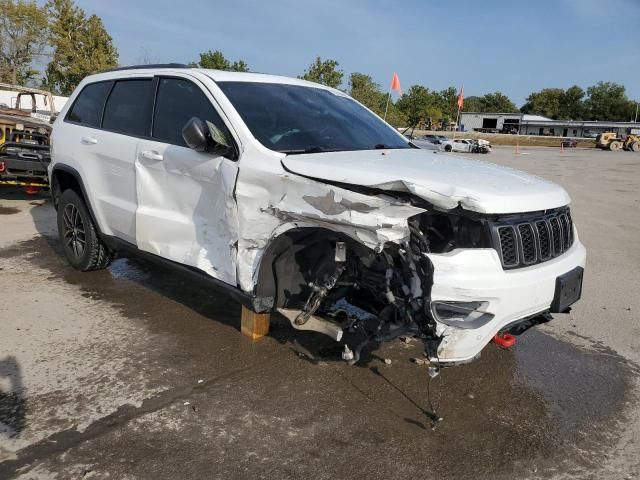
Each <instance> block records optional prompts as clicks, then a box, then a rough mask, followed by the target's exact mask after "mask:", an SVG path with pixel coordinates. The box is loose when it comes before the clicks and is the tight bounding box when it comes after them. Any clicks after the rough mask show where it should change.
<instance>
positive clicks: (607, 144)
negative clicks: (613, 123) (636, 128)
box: [596, 132, 640, 152]
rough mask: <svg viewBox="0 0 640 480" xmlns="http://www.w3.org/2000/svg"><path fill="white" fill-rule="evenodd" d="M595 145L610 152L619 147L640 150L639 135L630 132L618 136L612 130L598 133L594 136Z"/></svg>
mask: <svg viewBox="0 0 640 480" xmlns="http://www.w3.org/2000/svg"><path fill="white" fill-rule="evenodd" d="M596 147H598V148H601V149H602V150H611V151H612V152H616V151H618V150H620V149H624V150H627V151H631V152H640V136H638V135H631V134H629V135H622V136H620V135H618V134H617V133H614V132H605V133H599V134H598V136H597V137H596Z"/></svg>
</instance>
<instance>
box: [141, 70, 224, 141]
mask: <svg viewBox="0 0 640 480" xmlns="http://www.w3.org/2000/svg"><path fill="white" fill-rule="evenodd" d="M191 117H198V118H199V119H200V120H204V121H208V122H211V123H213V124H214V125H215V126H216V127H218V128H219V129H220V130H221V132H223V134H224V135H225V136H226V137H227V139H229V135H228V133H227V129H226V128H225V125H224V123H223V122H222V120H221V119H220V117H219V116H218V113H217V112H216V110H215V109H214V108H213V105H211V102H210V101H209V99H208V98H207V96H206V95H205V94H204V92H203V91H202V90H200V88H199V87H198V86H197V85H195V84H194V83H192V82H190V81H188V80H182V79H177V78H161V79H160V84H159V85H158V96H157V97H156V108H155V114H154V118H153V137H154V138H155V139H157V140H158V141H160V142H164V143H170V144H172V145H179V146H183V147H186V146H187V145H186V144H185V143H184V139H183V138H182V127H184V126H185V124H186V123H187V121H188V120H190V119H191Z"/></svg>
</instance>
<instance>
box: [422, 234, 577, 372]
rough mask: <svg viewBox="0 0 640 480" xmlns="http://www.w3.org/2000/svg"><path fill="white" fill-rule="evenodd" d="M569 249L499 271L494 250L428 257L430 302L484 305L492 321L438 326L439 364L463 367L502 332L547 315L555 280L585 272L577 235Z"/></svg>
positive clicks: (456, 251)
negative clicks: (573, 272)
mask: <svg viewBox="0 0 640 480" xmlns="http://www.w3.org/2000/svg"><path fill="white" fill-rule="evenodd" d="M574 235H575V241H574V243H573V245H572V246H571V248H570V249H569V250H567V251H566V252H565V253H563V254H562V255H561V256H559V257H556V258H554V259H552V260H549V261H547V262H544V263H540V264H537V265H533V266H530V267H526V268H518V269H514V270H507V271H505V270H504V269H503V268H502V264H501V263H500V258H499V257H498V253H497V252H496V251H495V250H494V249H459V250H455V251H453V252H450V253H447V254H429V255H428V256H429V258H430V259H431V262H432V263H433V267H434V278H433V287H432V290H431V300H432V302H434V301H438V300H440V301H453V302H475V301H482V302H487V303H488V306H487V307H486V311H487V312H489V313H491V314H493V315H494V317H493V319H492V320H491V321H489V322H488V323H486V324H484V325H482V326H481V327H479V328H476V329H461V328H457V327H452V326H448V325H445V324H443V323H440V322H437V323H438V328H437V333H438V334H439V335H440V336H441V337H442V342H441V343H440V346H439V347H438V358H437V359H434V360H437V361H439V362H441V363H457V362H465V361H469V360H471V359H473V358H474V357H476V356H477V355H478V354H479V353H480V351H481V350H482V349H483V348H484V347H485V346H486V345H487V344H488V343H489V342H490V341H491V339H492V338H493V337H494V336H495V335H496V334H497V333H498V332H500V331H501V330H502V329H503V328H504V327H505V326H507V325H509V324H511V323H514V322H517V321H518V320H522V319H525V318H527V317H531V316H534V315H536V314H539V313H542V312H545V311H548V310H549V309H550V307H551V303H552V302H553V298H554V293H555V287H556V278H557V277H559V276H560V275H563V274H565V273H567V272H569V271H570V270H573V269H574V268H576V267H583V268H584V266H585V262H586V250H585V248H584V246H583V245H582V243H580V239H579V238H578V234H577V231H576V230H575V229H574Z"/></svg>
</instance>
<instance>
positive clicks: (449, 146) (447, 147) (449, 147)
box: [444, 145, 452, 152]
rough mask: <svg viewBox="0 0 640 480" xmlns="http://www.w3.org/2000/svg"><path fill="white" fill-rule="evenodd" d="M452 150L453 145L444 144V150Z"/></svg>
mask: <svg viewBox="0 0 640 480" xmlns="http://www.w3.org/2000/svg"><path fill="white" fill-rule="evenodd" d="M451 150H452V147H451V145H445V146H444V151H445V152H450V151H451Z"/></svg>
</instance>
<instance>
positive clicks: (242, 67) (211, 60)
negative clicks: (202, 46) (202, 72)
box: [197, 50, 249, 72]
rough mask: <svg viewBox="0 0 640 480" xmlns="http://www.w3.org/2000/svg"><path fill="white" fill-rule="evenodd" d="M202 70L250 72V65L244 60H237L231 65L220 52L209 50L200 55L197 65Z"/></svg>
mask: <svg viewBox="0 0 640 480" xmlns="http://www.w3.org/2000/svg"><path fill="white" fill-rule="evenodd" d="M197 65H198V66H199V67H200V68H212V69H214V70H227V71H230V72H248V71H249V65H247V64H246V63H245V62H244V60H236V61H235V62H233V63H231V61H229V60H228V59H227V58H226V57H225V56H224V54H223V53H222V52H221V51H220V50H216V51H215V52H212V51H211V50H208V51H206V52H203V53H201V54H200V61H199V62H198V64H197Z"/></svg>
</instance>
